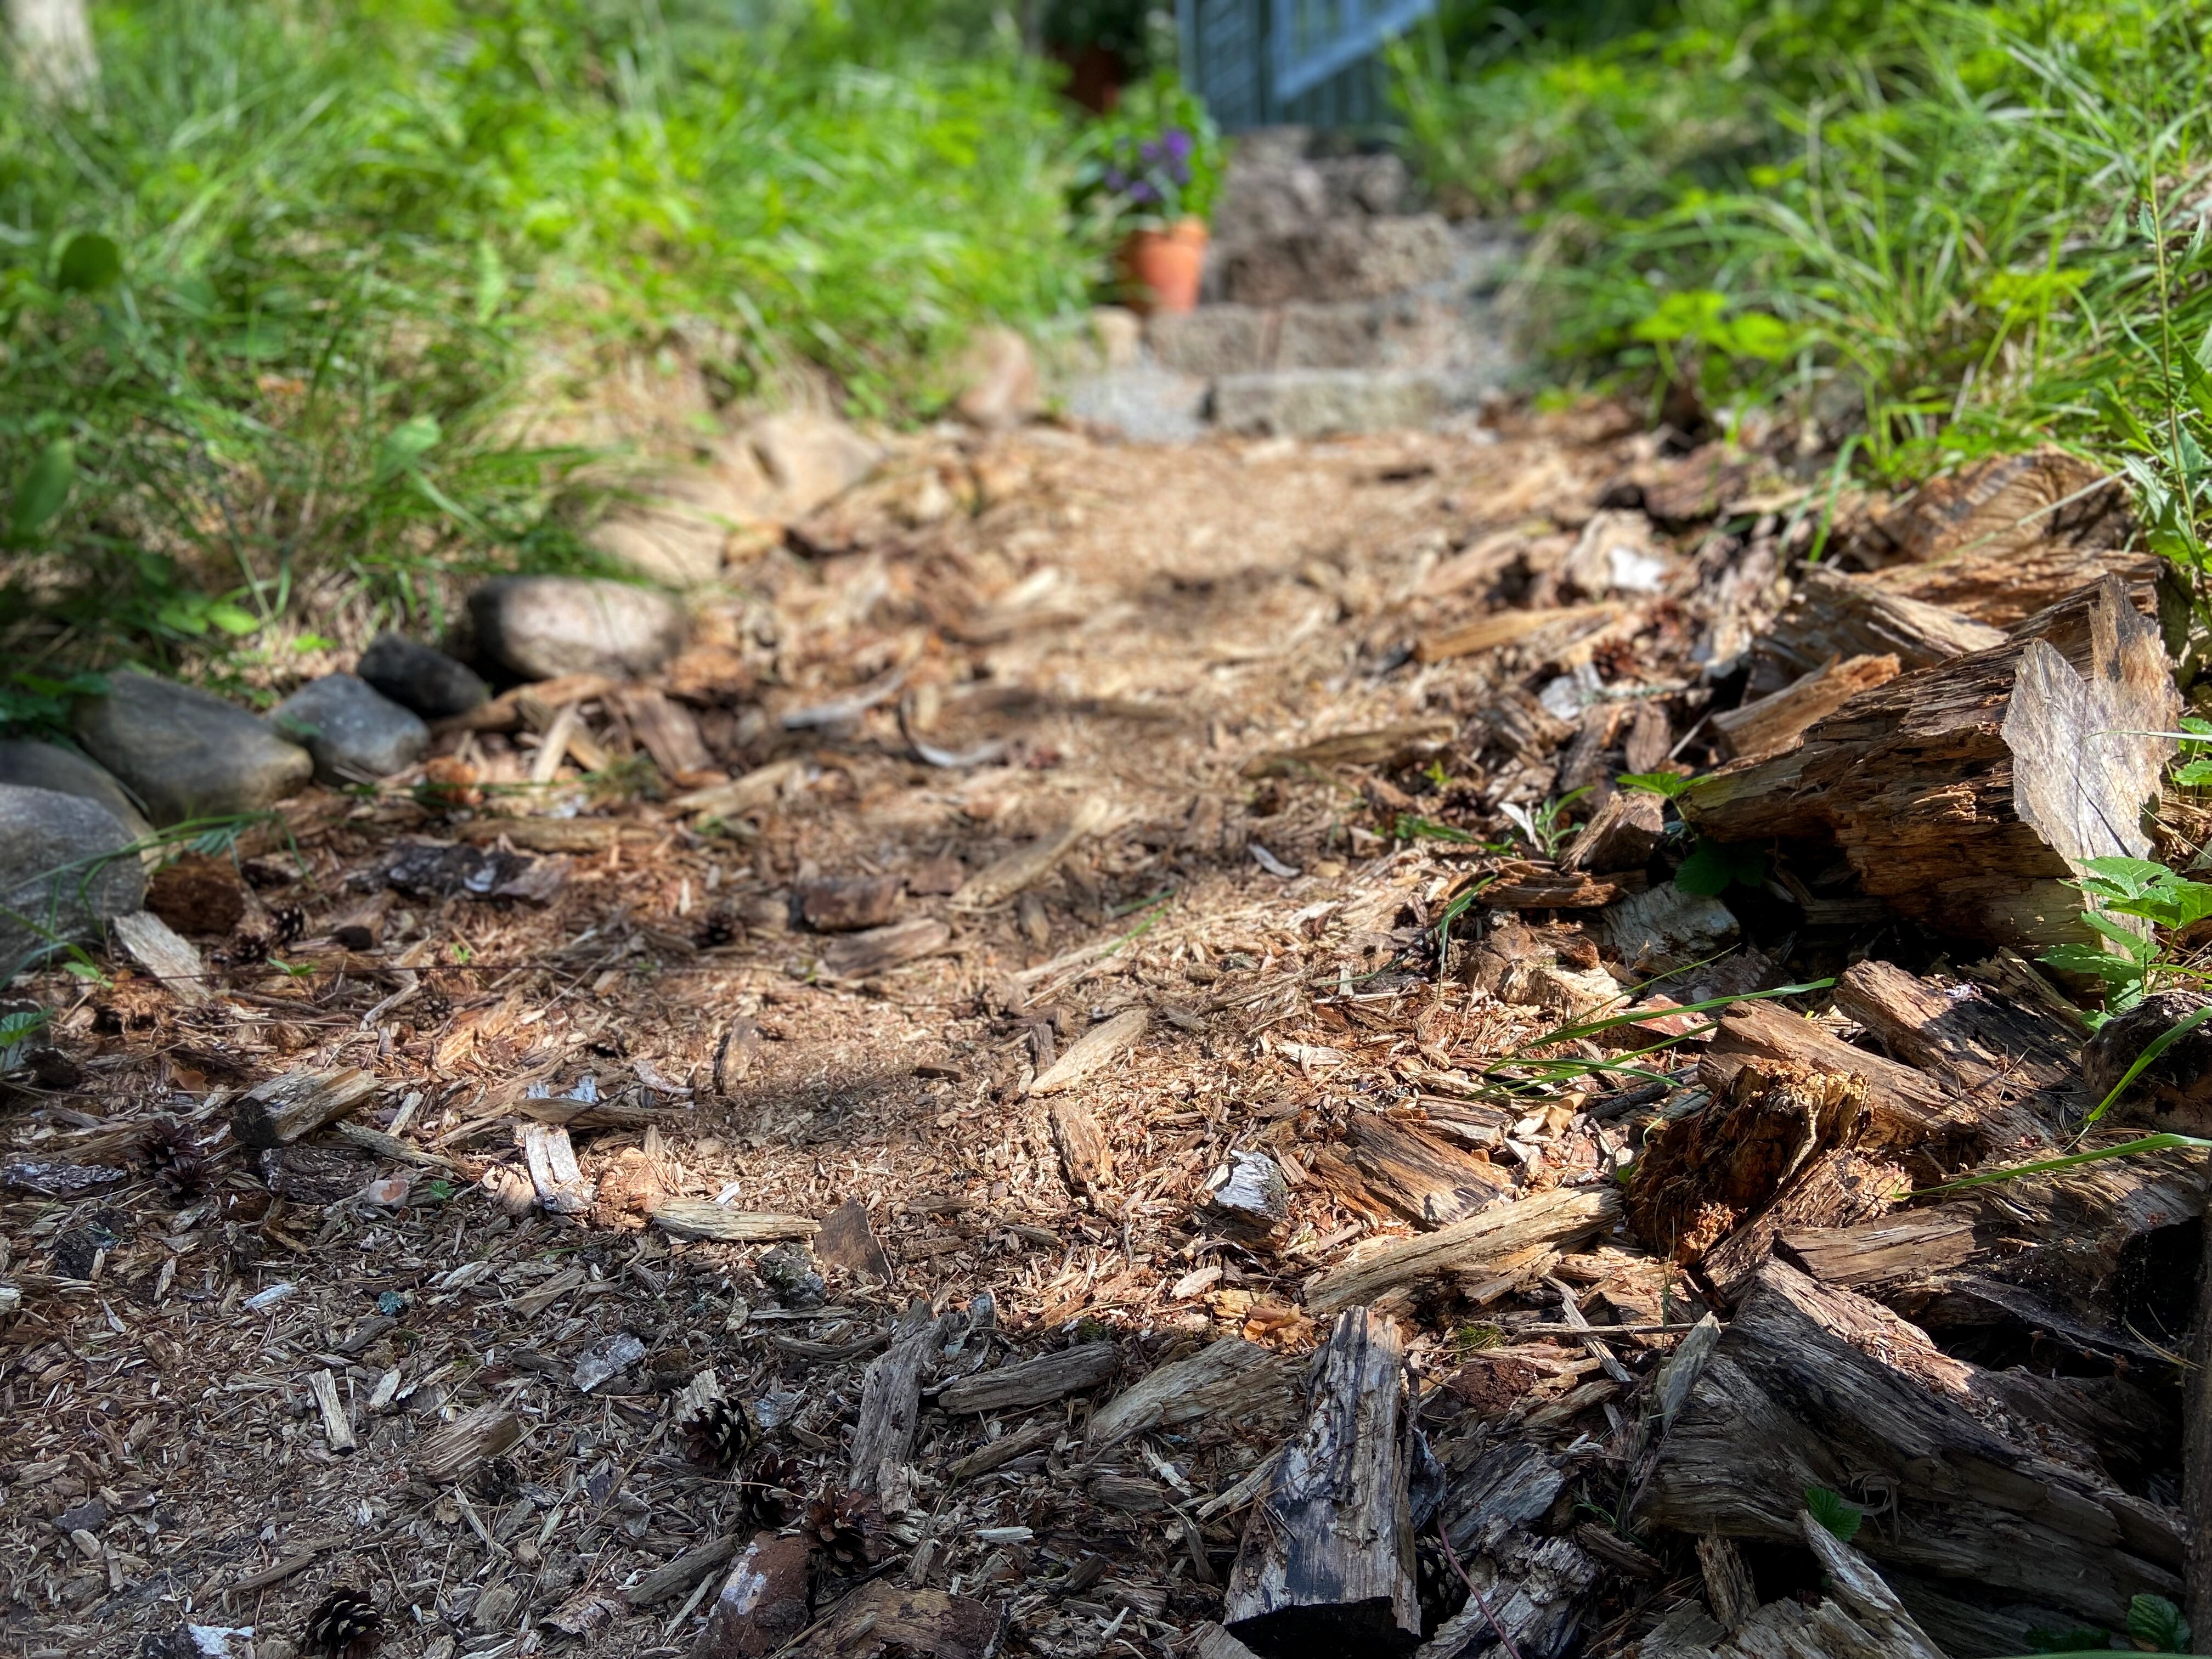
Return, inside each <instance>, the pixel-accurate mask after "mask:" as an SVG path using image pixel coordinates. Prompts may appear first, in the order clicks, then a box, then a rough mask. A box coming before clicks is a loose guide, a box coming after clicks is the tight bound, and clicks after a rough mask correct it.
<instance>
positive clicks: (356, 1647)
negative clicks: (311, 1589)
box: [300, 1584, 384, 1659]
mask: <svg viewBox="0 0 2212 1659" xmlns="http://www.w3.org/2000/svg"><path fill="white" fill-rule="evenodd" d="M383 1633H384V1615H383V1614H382V1613H379V1612H378V1611H377V1610H376V1603H375V1602H374V1601H372V1600H370V1599H369V1594H368V1591H367V1590H361V1589H353V1588H351V1587H350V1586H349V1585H344V1584H341V1585H339V1586H338V1588H337V1589H334V1590H332V1591H331V1593H330V1594H329V1595H325V1597H324V1598H323V1599H322V1600H321V1601H318V1602H317V1603H316V1604H315V1610H314V1611H313V1613H309V1614H308V1615H307V1630H306V1631H305V1632H303V1633H302V1635H301V1639H300V1645H301V1647H303V1648H305V1649H307V1651H308V1652H310V1653H319V1654H322V1655H325V1659H368V1655H370V1654H372V1653H374V1652H375V1651H376V1644H377V1641H378V1638H380V1637H381V1636H382V1635H383Z"/></svg>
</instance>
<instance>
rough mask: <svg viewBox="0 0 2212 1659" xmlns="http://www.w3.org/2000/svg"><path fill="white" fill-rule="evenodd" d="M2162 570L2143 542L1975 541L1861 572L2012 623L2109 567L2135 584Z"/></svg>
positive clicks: (1888, 586)
mask: <svg viewBox="0 0 2212 1659" xmlns="http://www.w3.org/2000/svg"><path fill="white" fill-rule="evenodd" d="M2159 574H2160V564H2159V560H2158V556H2157V555H2156V554H2154V553H2149V552H2146V551H2144V550H2142V549H2140V548H2136V549H2125V550H2124V549H2120V548H2111V547H2096V548H2089V547H2077V546H2075V545H2073V544H2069V543H2065V542H2045V543H2044V544H2041V545H2039V546H2036V547H2032V548H2027V549H2023V550H2017V551H2010V552H1992V551H1990V550H1983V549H1977V550H1974V551H1972V552H1967V553H1959V554H1954V556H1951V557H1950V558H1948V559H1944V560H1942V561H1940V562H1937V563H1935V564H1903V565H1896V566H1893V567H1892V568H1889V569H1887V570H1878V571H1876V572H1875V574H1872V575H1870V576H1867V577H1864V578H1863V579H1862V580H1863V581H1864V582H1865V583H1866V585H1867V586H1869V587H1871V588H1875V589H1877V590H1879V591H1880V592H1884V593H1889V594H1893V595H1895V596H1896V597H1898V598H1899V599H1917V600H1919V601H1920V602H1921V603H1922V604H1923V605H1941V606H1942V607H1943V608H1944V609H1945V610H1947V611H1956V612H1958V613H1959V614H1960V616H1962V617H1972V619H1973V620H1974V621H1976V622H1978V623H1987V624H1988V625H1989V626H1990V627H1991V628H2010V627H2013V626H2014V625H2015V624H2016V623H2020V622H2021V621H2022V620H2024V619H2025V618H2027V617H2032V616H2033V615H2034V614H2035V613H2036V612H2037V611H2040V610H2042V609H2044V607H2045V606H2046V605H2056V604H2057V603H2058V602H2059V601H2060V600H2062V599H2064V598H2065V597H2066V596H2067V595H2068V594H2069V593H2075V592H2080V591H2081V589H2082V588H2085V587H2087V586H2091V585H2092V584H2093V583H2095V582H2098V581H2100V580H2103V579H2104V578H2105V577H2106V576H2108V575H2111V576H2118V578H2119V579H2120V580H2122V581H2124V582H2125V583H2127V585H2128V586H2130V587H2131V588H2132V587H2136V586H2147V585H2148V584H2150V583H2152V582H2155V581H2156V580H2158V577H2159Z"/></svg>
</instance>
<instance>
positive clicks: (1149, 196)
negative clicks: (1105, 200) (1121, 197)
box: [1129, 179, 1160, 202]
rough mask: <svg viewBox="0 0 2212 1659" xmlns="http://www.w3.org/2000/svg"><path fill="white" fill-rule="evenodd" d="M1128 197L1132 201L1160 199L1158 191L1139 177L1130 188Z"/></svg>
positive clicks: (1155, 200) (1154, 200)
mask: <svg viewBox="0 0 2212 1659" xmlns="http://www.w3.org/2000/svg"><path fill="white" fill-rule="evenodd" d="M1129 199H1130V200H1131V201H1133V202H1157V201H1158V200H1159V199H1160V193H1159V191H1157V190H1155V189H1153V188H1152V185H1148V184H1146V182H1145V181H1144V180H1143V179H1139V180H1138V181H1137V183H1136V185H1134V187H1133V188H1132V189H1131V190H1130V191H1129Z"/></svg>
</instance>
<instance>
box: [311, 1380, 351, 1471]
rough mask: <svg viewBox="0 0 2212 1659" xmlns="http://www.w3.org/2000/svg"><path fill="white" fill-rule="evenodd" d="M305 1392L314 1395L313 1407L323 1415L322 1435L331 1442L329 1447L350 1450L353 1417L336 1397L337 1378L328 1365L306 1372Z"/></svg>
mask: <svg viewBox="0 0 2212 1659" xmlns="http://www.w3.org/2000/svg"><path fill="white" fill-rule="evenodd" d="M307 1392H308V1393H310V1394H312V1395H314V1396H315V1409H316V1410H317V1411H319V1412H320V1413H322V1417H323V1437H324V1438H325V1440H328V1441H329V1442H330V1443H331V1450H332V1451H334V1452H349V1451H351V1450H352V1449H354V1438H353V1419H352V1417H351V1416H350V1415H349V1413H347V1411H346V1408H345V1401H343V1400H341V1399H339V1398H338V1380H337V1377H336V1376H333V1375H331V1370H330V1368H329V1367H328V1366H325V1367H324V1368H323V1369H322V1370H319V1371H313V1372H310V1373H309V1374H308V1376H307Z"/></svg>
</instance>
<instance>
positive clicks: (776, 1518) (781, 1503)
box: [738, 1451, 799, 1532]
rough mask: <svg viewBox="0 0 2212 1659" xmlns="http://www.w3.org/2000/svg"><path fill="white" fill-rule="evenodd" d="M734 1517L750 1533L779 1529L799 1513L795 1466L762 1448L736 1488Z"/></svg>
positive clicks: (795, 1463) (796, 1464)
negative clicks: (736, 1514) (761, 1451)
mask: <svg viewBox="0 0 2212 1659" xmlns="http://www.w3.org/2000/svg"><path fill="white" fill-rule="evenodd" d="M798 1513H799V1465H798V1463H797V1462H795V1461H793V1459H791V1458H788V1457H778V1456H777V1455H775V1453H774V1452H772V1451H764V1452H763V1453H762V1454H761V1455H760V1456H759V1457H758V1458H757V1459H755V1460H754V1462H753V1467H752V1473H751V1474H748V1475H747V1476H746V1477H745V1479H744V1481H743V1482H741V1483H740V1484H739V1486H738V1517H739V1519H740V1520H741V1521H742V1522H744V1526H745V1527H747V1528H750V1529H751V1530H752V1531H754V1532H780V1531H781V1530H782V1529H783V1528H786V1527H787V1526H789V1525H790V1524H791V1520H792V1517H793V1516H795V1515H797V1514H798Z"/></svg>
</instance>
